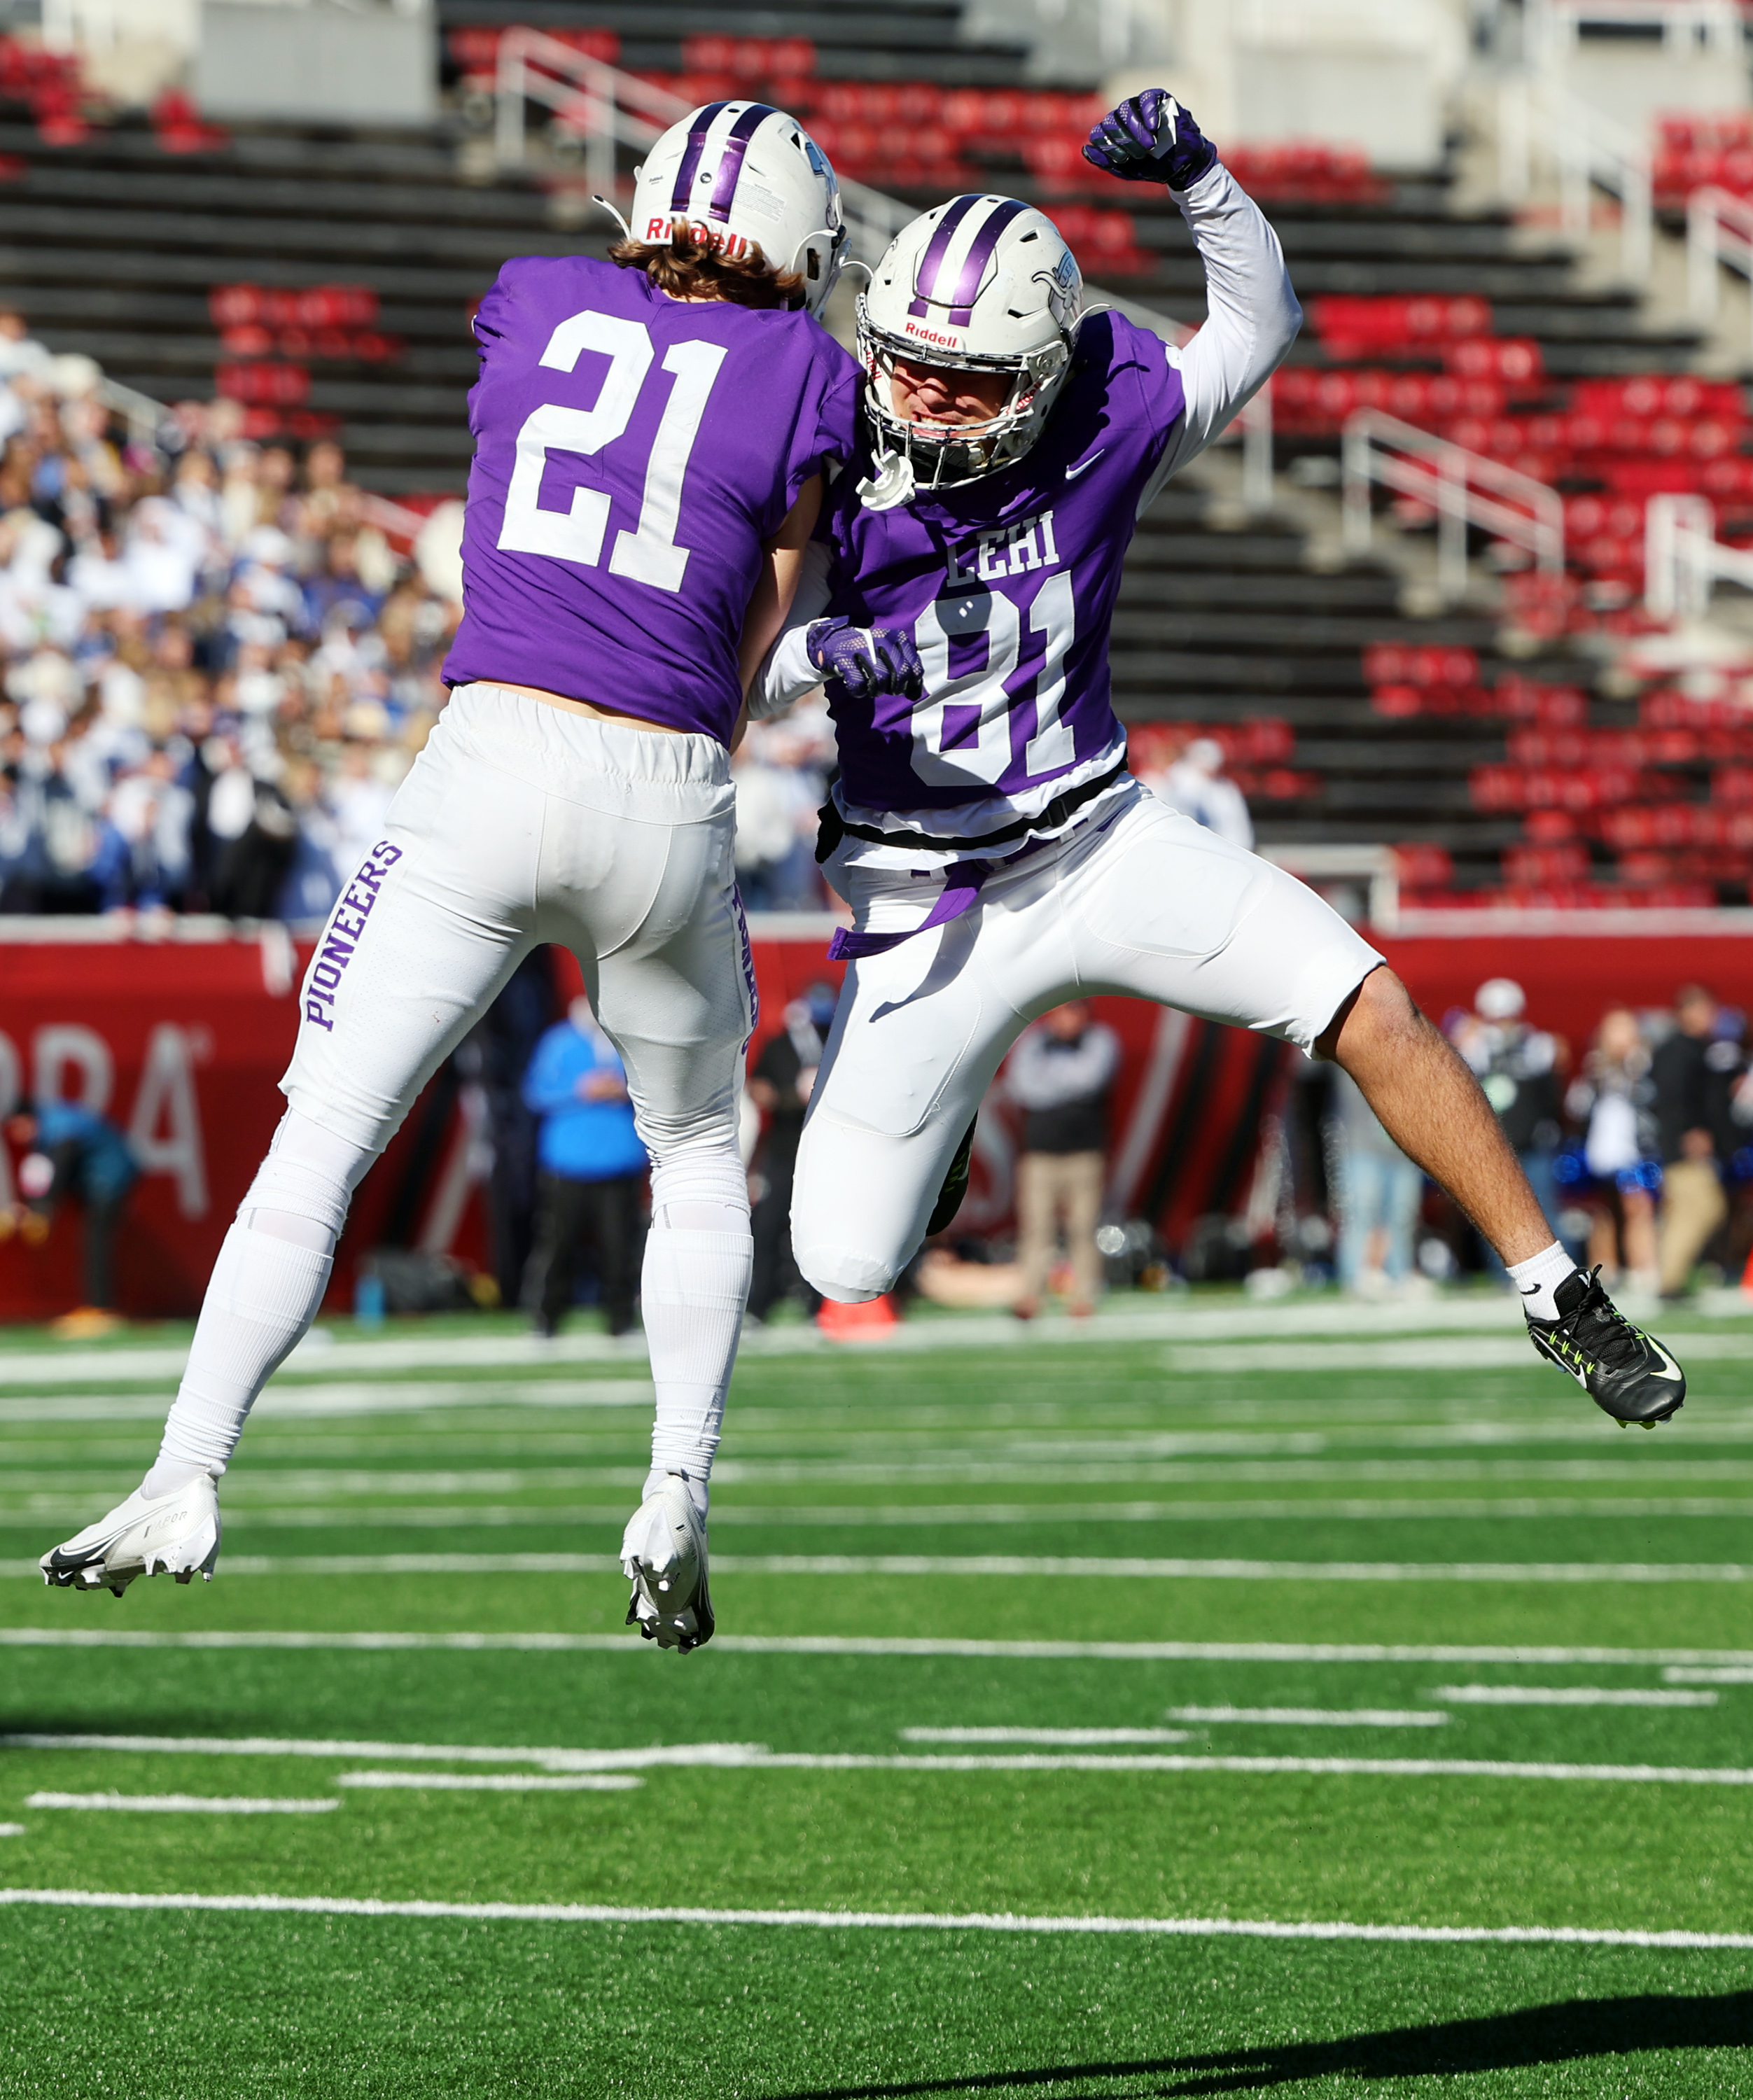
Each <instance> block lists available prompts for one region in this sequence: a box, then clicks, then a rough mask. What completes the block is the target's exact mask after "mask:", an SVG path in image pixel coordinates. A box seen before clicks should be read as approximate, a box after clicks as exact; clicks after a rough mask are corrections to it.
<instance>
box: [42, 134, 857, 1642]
mask: <svg viewBox="0 0 1753 2100" xmlns="http://www.w3.org/2000/svg"><path fill="white" fill-rule="evenodd" d="M633 210H634V223H633V225H632V226H631V227H630V228H628V227H624V230H625V232H626V233H627V235H628V237H627V238H626V239H625V240H622V241H621V242H620V244H619V245H617V246H616V247H615V248H614V249H612V250H611V260H610V261H609V262H598V261H594V260H592V259H589V258H584V257H577V256H574V257H565V258H557V259H550V258H536V257H528V256H526V257H523V258H518V259H516V260H514V261H512V262H508V263H506V266H505V267H504V268H503V269H502V270H501V272H500V274H499V277H498V280H497V282H496V283H495V285H493V287H492V290H491V291H489V292H488V294H487V296H486V298H484V300H483V302H482V303H481V307H480V311H479V315H478V316H477V319H476V321H475V333H476V336H477V337H478V339H479V346H480V353H481V372H480V377H479V382H478V383H477V385H476V386H475V390H474V391H473V393H472V394H471V395H470V428H471V429H472V430H473V431H474V433H475V439H476V452H475V464H474V467H473V470H472V472H471V474H470V484H469V498H468V505H467V510H466V522H465V526H464V540H463V555H464V593H465V605H464V614H463V619H462V623H461V628H460V629H459V630H458V633H457V640H456V644H455V646H454V647H453V650H452V651H451V654H450V656H449V659H448V662H447V663H446V665H445V677H446V679H447V681H448V683H449V684H450V686H451V688H452V691H451V696H450V699H449V702H448V705H447V706H446V708H445V709H444V714H443V716H442V717H440V719H439V723H438V726H437V727H436V728H435V730H434V731H433V734H432V736H431V740H430V742H429V743H427V745H426V749H425V750H424V751H423V752H422V753H421V755H420V757H419V758H418V760H417V762H416V763H415V765H414V767H413V770H412V772H411V773H410V774H408V779H407V780H406V781H405V782H404V784H403V787H402V788H401V790H400V792H399V793H398V795H397V796H396V798H395V803H394V804H393V805H392V806H391V810H390V814H389V817H388V820H387V823H386V828H385V832H384V836H383V838H382V841H381V842H380V843H379V844H378V845H376V846H375V847H373V849H372V851H371V853H370V854H369V855H368V856H367V858H366V859H365V861H364V863H363V865H362V866H361V867H360V868H359V870H358V871H357V873H356V874H355V876H353V879H352V880H351V882H350V883H349V884H348V885H347V889H346V892H345V893H344V894H343V896H342V899H341V902H340V904H339V905H338V907H337V909H336V911H335V912H334V915H333V917H332V918H331V920H330V921H329V926H328V928H327V930H326V931H325V934H324V936H323V938H322V940H321V941H320V943H319V944H318V947H317V951H316V956H315V958H314V959H313V961H312V964H311V968H310V970H309V972H308V973H307V976H306V977H305V981H304V984H303V986H302V993H301V996H300V1002H299V1016H300V1025H299V1030H298V1043H297V1048H296V1049H295V1051H294V1056H293V1060H292V1064H291V1067H290V1069H289V1071H288V1072H287V1074H286V1076H285V1079H284V1080H283V1081H282V1082H281V1085H282V1088H283V1091H284V1092H285V1095H286V1096H287V1100H288V1104H289V1105H288V1107H287V1110H286V1112H285V1116H284V1118H283V1119H282V1120H281V1123H280V1127H279V1129H278V1131H277V1132H276V1136H275V1139H274V1142H273V1146H272V1149H271V1151H270V1152H269V1154H268V1156H267V1159H266V1160H265V1161H264V1162H263V1166H262V1167H261V1170H260V1171H259V1172H258V1175H257V1177H256V1180H255V1182H254V1185H253V1186H252V1187H251V1189H249V1193H248V1194H247V1195H246V1196H245V1198H244V1201H243V1206H242V1207H241V1210H240V1211H239V1212H238V1215H237V1220H236V1223H235V1224H233V1225H232V1229H231V1230H230V1232H229V1233H228V1234H227V1237H226V1240H225V1243H224V1246H223V1250H222V1251H221V1253H220V1255H219V1261H218V1264H217V1265H216V1267H215V1268H214V1274H213V1279H212V1282H211V1283H210V1286H209V1287H208V1291H207V1295H206V1300H205V1304H204V1305H203V1307H202V1309H201V1320H200V1323H199V1326H198V1327H197V1329H196V1335H195V1340H194V1345H193V1348H192V1351H191V1352H190V1357H189V1362H188V1371H187V1374H186V1375H185V1376H184V1378H183V1384H182V1389H181V1391H180V1392H179V1395H178V1396H177V1399H176V1401H175V1404H174V1406H173V1407H172V1408H171V1410H170V1420H169V1422H168V1423H167V1424H166V1431H165V1436H164V1441H163V1444H162V1446H161V1449H160V1453H159V1456H158V1459H157V1463H156V1464H155V1465H154V1466H153V1467H152V1469H151V1471H149V1472H148V1475H147V1476H146V1478H145V1480H144V1482H143V1483H142V1485H141V1487H140V1489H139V1490H138V1491H137V1492H136V1493H135V1494H134V1495H132V1496H130V1498H128V1500H127V1501H126V1502H123V1503H122V1504H121V1506H120V1507H118V1508H117V1509H115V1510H113V1511H111V1512H110V1513H109V1514H108V1516H106V1517H104V1518H102V1519H100V1520H99V1522H98V1523H96V1524H93V1525H91V1527H89V1528H88V1529H86V1531H83V1532H82V1533H79V1534H78V1535H77V1537H74V1538H72V1539H69V1540H68V1541H67V1542H66V1543H65V1544H64V1545H63V1546H58V1547H56V1548H55V1550H54V1551H52V1552H51V1553H49V1554H47V1555H45V1556H44V1558H43V1561H42V1568H43V1573H44V1575H45V1577H46V1579H47V1580H48V1581H49V1582H51V1583H58V1584H61V1585H63V1586H78V1587H89V1588H97V1587H99V1586H104V1587H108V1588H111V1589H114V1590H117V1591H118V1592H119V1591H120V1590H121V1587H122V1586H124V1585H125V1584H126V1582H128V1581H130V1579H132V1577H135V1576H137V1575H139V1574H141V1573H147V1574H152V1573H157V1572H159V1571H161V1570H166V1571H168V1572H170V1573H174V1574H175V1575H176V1576H178V1577H179V1579H180V1580H183V1581H185V1582H186V1581H187V1580H188V1578H189V1577H190V1576H191V1574H192V1573H195V1572H196V1571H197V1570H198V1571H199V1572H200V1573H203V1574H207V1573H210V1571H211V1569H212V1567H213V1563H214V1555H215V1554H216V1553H217V1551H218V1549H219V1506H218V1501H217V1498H216V1496H215V1493H214V1481H215V1480H216V1479H217V1478H218V1476H219V1475H221V1474H222V1473H223V1472H224V1471H225V1469H226V1467H227V1463H228V1462H229V1461H230V1459H231V1457H232V1451H233V1449H234V1447H235V1446H236V1442H237V1440H238V1436H239V1434H240V1432H241V1430H242V1427H243V1424H244V1419H245V1416H246V1414H248V1412H249V1407H250V1405H251V1403H252V1402H253V1401H254V1399H255V1396H256V1395H257V1393H258V1392H259V1391H260V1390H261V1388H262V1387H263V1384H264V1383H265V1382H266V1380H267V1378H268V1376H269V1374H271V1373H272V1371H273V1370H274V1369H275V1367H276V1365H278V1364H279V1363H280V1361H281V1359H282V1358H283V1357H285V1355H286V1353H287V1352H288V1351H289V1349H290V1348H292V1347H293V1345H294V1343H296V1342H297V1341H298V1339H299V1337H300V1336H301V1335H302V1334H303V1333H304V1331H305V1330H306V1329H307V1326H309V1325H310V1322H311V1319H312V1318H313V1317H315V1314H316V1309H317V1308H318V1306H319V1305H320V1303H321V1301H322V1297H323V1294H324V1291H325V1288H326V1287H327V1285H328V1282H329V1271H330V1266H331V1261H332V1257H333V1250H334V1246H335V1242H336V1240H337V1238H338V1237H339V1234H340V1232H341V1229H342V1223H343V1221H344V1220H345V1218H346V1215H347V1206H348V1202H349V1199H350V1198H351V1193H352V1191H353V1189H355V1186H356V1185H357V1184H358V1182H359V1180H360V1176H362V1175H363V1174H364V1171H365V1170H366V1168H367V1167H369V1165H370V1164H371V1162H372V1161H373V1159H374V1158H376V1157H377V1155H378V1154H379V1153H380V1152H381V1151H382V1149H383V1147H384V1146H385V1145H386V1143H387V1142H388V1141H389V1140H390V1138H391V1136H392V1135H393V1134H394V1132H395V1130H396V1128H397V1127H398V1126H399V1125H400V1123H401V1121H402V1119H403V1118H404V1115H405V1114H406V1113H407V1111H408V1107H409V1105H411V1104H412V1102H413V1100H414V1097H415V1096H416V1095H417V1093H418V1092H419V1091H420V1088H421V1087H422V1086H423V1085H424V1084H425V1083H426V1079H428V1078H429V1077H430V1076H431V1073H432V1072H433V1070H435V1067H436V1066H437V1065H438V1064H439V1061H440V1060H441V1059H442V1058H444V1057H446V1056H448V1054H449V1052H451V1051H452V1050H453V1048H455V1047H456V1045H457V1043H458V1042H459V1041H460V1040H461V1038H462V1036H463V1035H465V1033H466V1031H467V1030H469V1029H470V1027H471V1026H473V1025H474V1023H475V1021H476V1020H477V1019H478V1018H479V1016H480V1014H481V1013H482V1012H484V1010H485V1009H486V1008H487V1007H488V1005H489V1004H490V1003H491V1002H492V999H494V998H495V997H496V996H497V993H498V991H499V990H500V988H501V986H502V985H503V984H504V983H505V982H506V979H507V978H508V977H510V974H511V973H512V971H513V970H514V968H516V967H517V964H519V961H520V960H522V958H523V956H524V955H526V954H527V953H528V951H529V949H530V948H531V947H532V946H533V945H534V944H535V943H536V942H546V941H554V942H561V943H563V945H564V946H567V947H569V948H571V949H572V951H573V953H574V954H575V955H576V956H577V958H578V960H579V963H580V964H581V968H582V969H583V972H584V978H585V987H586V990H587V991H588V993H589V999H590V1004H591V1008H592V1010H593V1011H594V1013H595V1014H596V1016H597V1017H598V1020H599V1021H601V1023H602V1025H603V1028H604V1029H605V1030H607V1033H608V1034H609V1035H610V1036H611V1037H612V1039H613V1040H614V1043H615V1045H616V1048H617V1049H618V1050H619V1051H620V1055H621V1057H622V1060H623V1061H624V1063H625V1067H626V1072H627V1085H628V1091H629V1094H630V1096H631V1097H632V1101H633V1108H634V1118H635V1120H636V1122H637V1123H638V1130H639V1134H640V1136H641V1137H642V1139H643V1140H644V1142H645V1145H646V1149H647V1151H648V1152H649V1154H650V1155H651V1202H652V1215H651V1233H650V1236H649V1237H648V1239H647V1245H646V1254H645V1267H644V1276H643V1283H642V1299H643V1312H644V1322H645V1329H646V1335H647V1343H648V1344H649V1348H650V1352H651V1371H652V1377H653V1381H654V1383H655V1385H656V1429H655V1431H654V1433H653V1436H652V1445H651V1452H652V1460H651V1473H650V1476H649V1477H648V1479H647V1483H646V1493H645V1498H644V1501H643V1502H642V1507H641V1508H640V1509H639V1511H638V1513H637V1514H636V1515H635V1516H634V1519H633V1520H632V1522H631V1523H630V1524H629V1525H628V1527H627V1533H626V1537H625V1540H624V1542H623V1546H622V1559H623V1564H624V1565H625V1568H626V1570H627V1573H628V1575H629V1577H630V1578H631V1580H632V1583H633V1590H634V1595H633V1602H632V1605H631V1607H630V1608H629V1615H628V1616H629V1623H633V1622H637V1623H638V1626H639V1627H640V1630H641V1631H642V1633H644V1634H645V1635H647V1636H648V1637H651V1638H652V1639H656V1640H657V1641H659V1642H660V1643H661V1644H663V1645H664V1646H665V1647H674V1648H683V1649H686V1648H691V1647H695V1646H697V1645H699V1643H701V1642H703V1641H704V1640H706V1639H708V1638H709V1636H710V1635H711V1633H712V1630H713V1617H712V1608H711V1603H710V1599H709V1593H708V1588H707V1581H706V1534H705V1528H704V1527H705V1518H706V1510H707V1477H708V1474H709V1471H710V1468H711V1466H712V1461H713V1452H714V1450H715V1449H716V1447H717V1445H718V1432H719V1423H720V1418H721V1416H722V1410H723V1406H724V1400H725V1392H726V1387H727V1385H728V1383H729V1379H730V1375H731V1362H732V1359H733V1357H734V1356H735V1349H736V1342H737V1335H738V1331H739V1327H740V1321H741V1317H742V1312H743V1306H744V1300H745V1299H746V1298H747V1296H748V1282H749V1267H750V1259H751V1242H750V1238H749V1224H748V1184H747V1180H746V1179H745V1177H744V1171H743V1167H742V1163H741V1161H740V1158H739V1155H738V1152H737V1103H738V1096H739V1090H740V1076H741V1074H740V1068H741V1062H742V1055H743V1050H744V1045H745V1044H746V1043H747V1041H748V1035H749V1031H750V1029H751V1027H752V1026H753V1021H754V978H753V968H752V966H751V964H750V959H749V955H748V942H747V937H746V934H745V933H744V928H743V924H742V915H741V910H740V906H739V903H738V901H737V896H736V887H735V873H734V866H733V859H732V842H733V828H734V820H733V798H732V792H731V779H730V773H729V767H728V754H727V748H726V747H727V746H728V745H729V743H730V742H731V739H732V736H733V733H734V730H735V725H736V722H737V719H738V716H739V712H740V708H741V707H742V704H743V695H744V688H745V686H746V684H747V682H748V676H749V673H750V672H751V670H752V668H753V666H754V665H755V664H757V663H758V662H759V661H760V659H761V656H762V652H763V651H765V650H766V647H767V646H768V645H769V643H770V642H771V640H772V639H773V637H774V636H775V634H776V633H778V631H779V624H780V623H781V622H782V620H784V617H785V615H786V613H787V611H788V609H789V607H790V603H791V598H792V594H793V590H794V589H795V586H796V580H797V569H798V564H799V562H800V559H801V549H802V548H803V546H804V545H805V543H806V541H807V540H808V538H809V536H810V530H811V527H813V526H814V524H815V521H816V517H817V514H818V512H819V507H820V503H821V497H822V487H823V480H824V470H825V469H826V467H827V466H828V465H830V464H831V463H833V462H837V461H845V460H846V459H847V458H848V457H850V453H851V451H852V449H853V445H854V433H855V428H856V419H857V401H858V390H859V373H858V368H857V366H856V364H854V360H852V359H851V358H850V356H849V355H847V354H846V351H843V350H841V348H840V347H839V346H837V344H836V343H835V342H833V341H832V339H831V338H830V337H828V335H827V334H826V333H825V332H824V330H823V329H822V328H821V327H820V325H819V323H818V321H817V320H816V319H815V315H817V313H818V312H819V311H820V309H821V307H822V306H823V304H824V302H825V301H826V299H827V298H828V293H830V291H831V290H832V288H833V285H834V281H835V279H836V277H837V275H838V273H839V270H840V267H841V248H842V245H843V243H844V241H845V238H846V235H845V231H844V227H843V223H842V218H841V205H840V196H839V192H838V188H837V184H836V183H835V180H834V175H833V171H832V169H831V168H830V167H829V166H828V162H827V161H825V160H824V157H822V155H821V153H820V152H819V150H818V149H817V148H816V147H815V144H814V143H812V141H811V140H810V138H809V137H808V135H806V133H805V132H804V131H803V130H801V128H800V127H799V126H798V125H797V123H796V122H795V121H793V119H792V118H791V117H788V116H786V115H785V114H784V113H783V112H782V111H779V110H775V109H772V108H768V107H767V106H766V105H765V104H760V103H748V102H721V103H713V104H709V105H708V106H706V107H705V108H700V109H697V110H695V111H694V112H693V113H692V114H691V116H689V117H686V118H684V119H683V120H682V121H681V122H680V123H678V124H677V125H675V126H673V127H672V128H671V129H670V130H669V131H667V132H666V133H665V134H664V135H663V136H662V137H661V138H660V139H659V140H658V141H657V142H656V144H655V145H654V146H653V148H652V149H651V155H650V157H649V158H648V159H647V161H646V163H645V165H644V166H643V167H642V168H641V169H640V170H638V171H637V174H636V180H635V187H634V204H633ZM340 1521H341V1519H340V1518H339V1517H338V1518H337V1522H338V1523H339V1522H340Z"/></svg>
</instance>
